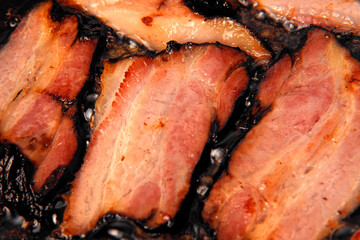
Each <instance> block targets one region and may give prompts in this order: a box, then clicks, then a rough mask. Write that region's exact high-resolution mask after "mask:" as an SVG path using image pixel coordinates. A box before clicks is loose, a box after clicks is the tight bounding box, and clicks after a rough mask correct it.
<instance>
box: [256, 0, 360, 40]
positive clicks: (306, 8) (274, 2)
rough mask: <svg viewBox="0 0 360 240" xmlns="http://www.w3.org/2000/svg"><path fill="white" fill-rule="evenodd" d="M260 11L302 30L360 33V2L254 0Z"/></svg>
mask: <svg viewBox="0 0 360 240" xmlns="http://www.w3.org/2000/svg"><path fill="white" fill-rule="evenodd" d="M249 2H252V3H253V4H254V6H255V7H256V8H259V9H263V10H265V11H266V12H267V13H268V14H269V15H270V16H271V17H273V18H276V19H281V20H283V21H287V20H291V21H294V23H295V24H297V25H300V27H303V26H308V25H310V24H312V25H316V26H321V27H324V28H326V29H328V30H335V31H338V32H347V31H349V32H352V33H355V34H359V29H360V3H359V1H358V0H320V1H319V0H317V1H313V0H305V1H296V0H250V1H249Z"/></svg>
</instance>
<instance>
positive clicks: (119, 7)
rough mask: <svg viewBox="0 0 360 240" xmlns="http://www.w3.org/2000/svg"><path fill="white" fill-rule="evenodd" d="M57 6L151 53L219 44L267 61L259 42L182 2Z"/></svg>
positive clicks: (80, 1)
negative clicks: (82, 15)
mask: <svg viewBox="0 0 360 240" xmlns="http://www.w3.org/2000/svg"><path fill="white" fill-rule="evenodd" d="M59 2H60V4H63V5H65V6H71V7H75V8H78V9H81V10H83V11H85V12H87V13H88V14H90V15H94V16H98V17H99V18H100V19H101V20H102V21H104V22H105V23H106V24H107V25H109V26H110V27H112V28H114V29H115V30H117V31H120V32H123V33H124V34H125V36H127V37H129V38H131V39H133V40H134V41H138V42H140V43H141V44H144V45H145V46H147V47H149V48H150V49H153V50H155V51H161V50H164V49H165V48H166V44H167V43H168V42H169V41H176V42H178V43H180V44H184V43H187V42H193V43H199V44H201V43H205V42H209V43H215V42H220V43H221V44H224V45H227V46H231V47H238V48H240V49H241V50H243V51H245V52H246V53H247V54H248V55H250V56H252V57H253V58H254V59H255V60H256V61H257V62H259V63H262V64H266V63H267V62H268V60H269V59H270V57H271V54H270V53H269V52H268V51H267V50H266V49H265V48H264V47H263V46H262V45H261V44H260V42H259V40H258V39H257V38H256V37H255V36H254V35H253V34H252V33H251V32H250V31H249V30H248V29H247V28H246V27H244V26H243V25H241V24H240V23H238V22H236V21H234V20H232V19H230V18H226V17H217V18H213V19H207V18H204V17H203V16H200V15H198V14H196V13H194V12H192V11H191V10H190V9H189V8H187V7H186V6H185V5H184V3H183V1H182V0H176V1H171V3H170V2H169V4H167V1H163V0H154V1H136V2H133V3H129V2H126V3H125V1H122V0H117V1H115V2H113V3H111V4H106V3H99V1H98V0H91V1H87V0H86V1H85V0H60V1H59ZM160 5H161V7H160V8H159V6H160ZM149 16H151V19H150V18H149ZM150 20H151V21H150ZM149 25H151V27H149Z"/></svg>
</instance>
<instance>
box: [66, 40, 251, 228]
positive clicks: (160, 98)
mask: <svg viewBox="0 0 360 240" xmlns="http://www.w3.org/2000/svg"><path fill="white" fill-rule="evenodd" d="M164 56H167V57H166V59H167V60H166V61H164V60H163V59H164ZM246 59H247V57H246V56H245V54H243V53H241V52H238V51H237V50H234V49H231V48H227V47H221V46H215V45H205V46H197V45H194V46H192V47H191V48H189V47H185V46H183V47H181V48H180V49H178V50H176V49H173V50H172V51H171V53H168V52H163V53H162V54H160V55H158V56H156V57H155V58H154V59H151V58H146V57H137V58H132V59H126V60H123V61H120V62H118V63H116V64H113V63H109V62H105V64H104V72H103V74H102V76H101V79H102V87H103V90H102V93H101V95H100V97H99V99H98V101H97V102H96V106H95V108H96V109H99V111H97V114H96V115H95V120H94V123H95V124H94V131H93V132H94V134H93V136H92V139H91V141H90V144H89V148H88V152H87V155H86V157H85V159H84V164H83V166H82V167H81V169H80V171H79V172H78V174H77V176H76V178H75V180H74V182H73V188H72V190H71V194H70V196H69V199H68V207H67V209H66V212H65V215H64V222H63V223H62V225H61V227H62V230H63V233H64V234H65V235H81V234H85V233H87V232H88V231H90V230H91V229H92V228H94V226H95V224H96V222H97V221H98V220H99V219H100V218H101V217H102V216H103V215H105V214H106V213H107V212H112V213H118V214H120V215H123V216H125V217H129V218H133V219H136V220H138V221H142V222H143V223H144V225H145V226H146V227H147V228H155V227H159V226H161V225H162V224H166V223H168V222H170V221H172V219H173V218H174V216H175V214H176V213H177V211H178V210H179V208H180V204H181V202H182V201H183V199H184V198H185V195H186V193H187V192H188V190H189V187H190V179H191V174H192V172H193V170H194V167H195V165H196V164H197V162H198V160H199V158H200V156H201V153H202V151H203V148H204V145H205V144H206V142H207V140H208V136H209V132H210V126H211V123H212V121H214V120H215V119H216V118H217V116H220V115H224V116H223V117H222V119H226V118H227V117H228V116H229V115H230V112H229V110H228V109H230V108H231V105H232V104H233V102H234V101H235V97H234V96H233V95H232V94H230V95H231V96H226V97H225V96H224V95H226V93H228V92H229V91H230V92H232V91H233V90H232V89H234V90H235V92H236V93H239V92H241V89H240V90H239V89H238V88H239V87H238V86H237V83H239V82H240V83H242V82H246V81H247V79H248V77H247V73H246V71H244V70H241V71H236V70H237V69H239V68H238V66H239V64H241V63H243V62H244V61H246ZM241 69H243V67H241ZM231 73H234V74H235V75H231ZM233 76H236V77H233ZM238 78H240V79H241V81H240V80H238ZM227 81H230V82H231V83H230V84H228V83H227ZM240 86H243V87H244V88H245V86H246V84H244V83H242V84H240ZM224 91H225V93H223V92H224ZM223 101H226V102H228V103H226V104H225V105H226V107H220V106H223V105H224V103H222V102H223ZM144 122H146V124H144ZM224 123H225V120H222V122H221V123H220V124H221V126H222V125H224ZM99 169H101V171H99ZM139 205H141V208H139Z"/></svg>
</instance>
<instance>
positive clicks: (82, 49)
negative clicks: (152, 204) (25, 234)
mask: <svg viewBox="0 0 360 240" xmlns="http://www.w3.org/2000/svg"><path fill="white" fill-rule="evenodd" d="M51 7H52V4H51V2H45V3H42V4H39V6H37V7H36V8H35V9H34V10H32V11H31V12H30V13H29V15H28V16H27V17H26V18H24V19H23V21H22V22H21V23H20V25H19V26H18V28H17V29H16V30H15V31H14V33H13V34H12V36H11V38H10V40H9V43H8V44H7V45H6V46H4V48H3V49H1V51H0V89H1V90H0V91H1V93H0V116H1V117H0V140H1V141H2V142H3V141H8V142H11V143H14V144H17V145H18V146H19V148H20V150H21V151H22V152H23V154H24V155H25V156H26V157H27V158H29V159H30V160H31V161H32V162H33V163H34V165H35V167H36V168H38V167H39V169H38V170H39V171H40V172H36V173H35V177H34V187H35V189H37V190H38V189H40V188H41V187H42V186H43V184H44V183H45V181H46V179H47V178H48V177H49V176H50V174H51V173H52V172H53V171H54V170H55V169H56V168H58V167H59V166H62V165H67V164H68V163H69V162H70V161H71V160H72V158H73V155H74V153H75V150H76V148H77V136H76V132H75V129H74V124H73V121H72V120H70V118H71V117H72V113H66V115H65V116H64V114H63V103H62V102H61V101H59V100H56V98H61V99H63V100H65V101H72V100H74V99H75V97H76V96H77V94H78V93H79V91H80V90H81V88H82V86H83V85H84V82H85V81H86V79H87V75H88V71H89V67H90V63H91V58H92V53H93V51H94V48H95V41H92V40H82V41H80V40H78V39H76V38H77V32H78V31H77V19H76V17H75V16H70V17H66V18H65V19H63V20H62V22H54V21H52V20H51V16H50V10H51ZM60 136H61V137H60ZM64 136H66V137H64ZM60 138H61V139H60ZM70 143H71V144H70ZM70 145H71V146H70ZM65 146H67V147H66V148H65ZM55 156H56V157H55ZM44 166H46V167H44Z"/></svg>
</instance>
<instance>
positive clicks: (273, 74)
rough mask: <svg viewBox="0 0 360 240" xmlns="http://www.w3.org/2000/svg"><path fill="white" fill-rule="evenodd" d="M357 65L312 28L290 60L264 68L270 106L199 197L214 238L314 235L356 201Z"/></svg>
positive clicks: (359, 170) (263, 93) (263, 94)
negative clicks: (202, 197) (223, 171)
mask: <svg viewBox="0 0 360 240" xmlns="http://www.w3.org/2000/svg"><path fill="white" fill-rule="evenodd" d="M283 69H291V71H288V72H287V73H286V71H284V70H283ZM359 70H360V65H359V63H358V62H356V61H355V60H354V59H352V58H351V57H350V55H349V53H348V52H347V51H346V50H345V49H343V48H342V47H340V46H339V45H338V44H337V43H336V41H335V40H334V37H333V36H331V35H329V34H328V33H325V32H322V31H320V30H314V31H312V32H310V33H309V35H308V40H307V42H306V45H305V47H304V48H303V49H302V50H301V51H300V53H299V54H298V55H297V56H295V62H294V64H293V66H292V68H291V62H290V60H289V58H288V57H285V58H284V59H283V60H281V61H280V62H278V63H277V65H275V66H274V67H273V69H271V70H270V73H269V74H268V77H267V79H266V80H265V82H264V84H263V85H262V86H261V89H260V92H259V94H260V96H259V99H261V101H265V104H264V106H266V105H268V104H271V110H270V111H269V112H268V114H267V115H266V116H265V117H264V118H263V119H262V120H261V121H260V123H259V124H258V125H257V126H255V127H254V128H253V129H252V130H251V131H250V132H249V133H248V134H247V136H246V137H245V139H244V140H243V141H242V142H241V143H240V144H239V146H238V148H237V150H236V151H235V152H234V154H233V156H232V157H231V160H230V164H229V168H228V173H227V174H225V175H224V176H222V177H221V179H220V180H219V181H218V182H217V183H216V184H215V185H214V187H213V189H212V190H211V192H210V195H209V198H208V199H207V201H206V203H205V207H204V210H203V217H204V219H205V220H206V221H207V222H208V223H209V224H210V226H211V227H212V228H213V229H215V230H216V231H217V236H218V239H319V238H321V237H323V236H324V234H326V233H329V231H330V230H331V228H332V227H336V225H337V222H338V221H339V220H340V219H341V218H342V217H344V215H343V214H347V213H349V212H351V211H352V209H353V208H354V207H355V206H356V205H358V204H359V200H358V199H359V174H360V153H359V151H358V146H359V144H360V135H359V130H360V112H359V108H360V86H359V79H360V75H359V74H360V71H359Z"/></svg>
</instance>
